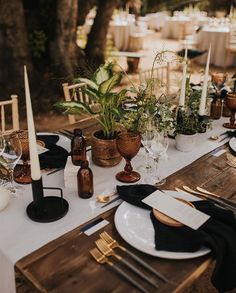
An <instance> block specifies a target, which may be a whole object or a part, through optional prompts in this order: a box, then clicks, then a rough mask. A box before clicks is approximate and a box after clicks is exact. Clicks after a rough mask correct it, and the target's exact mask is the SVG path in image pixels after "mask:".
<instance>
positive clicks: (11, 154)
mask: <svg viewBox="0 0 236 293" xmlns="http://www.w3.org/2000/svg"><path fill="white" fill-rule="evenodd" d="M21 155H22V148H21V142H20V139H19V137H18V135H17V134H15V133H12V134H9V135H8V136H6V137H5V148H4V151H3V153H2V156H1V158H2V160H1V162H2V164H3V166H4V167H5V168H6V169H7V170H8V172H9V177H10V187H8V190H10V192H11V194H13V195H14V194H15V193H16V189H15V186H14V184H13V179H14V168H15V166H16V164H17V163H18V161H19V160H20V157H21Z"/></svg>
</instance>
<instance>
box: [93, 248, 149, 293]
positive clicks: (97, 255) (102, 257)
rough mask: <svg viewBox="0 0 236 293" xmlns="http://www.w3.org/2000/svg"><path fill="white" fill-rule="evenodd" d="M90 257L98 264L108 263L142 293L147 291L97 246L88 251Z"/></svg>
mask: <svg viewBox="0 0 236 293" xmlns="http://www.w3.org/2000/svg"><path fill="white" fill-rule="evenodd" d="M89 252H90V254H91V255H92V257H93V258H94V259H95V260H96V261H97V262H98V263H100V264H108V265H109V266H110V267H111V268H112V269H113V270H114V271H115V272H117V273H118V274H119V275H121V276H122V277H123V278H124V279H126V280H127V281H129V282H130V283H131V284H132V285H134V286H135V287H136V288H138V289H139V290H140V291H141V292H143V293H148V291H147V290H146V289H145V288H144V287H143V286H141V285H140V284H139V283H138V282H136V281H135V280H134V279H133V278H131V277H130V276H129V275H128V274H127V273H126V272H125V271H123V270H122V269H121V268H120V267H118V266H117V265H115V264H114V263H113V262H111V261H110V260H108V258H107V257H106V256H105V255H103V254H102V253H101V252H100V251H99V250H98V249H97V248H93V249H91V250H90V251H89Z"/></svg>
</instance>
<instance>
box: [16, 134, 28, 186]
mask: <svg viewBox="0 0 236 293" xmlns="http://www.w3.org/2000/svg"><path fill="white" fill-rule="evenodd" d="M17 135H18V138H19V140H20V142H21V148H22V155H21V160H22V162H23V166H22V167H21V168H20V169H19V172H17V175H16V176H15V181H16V182H17V183H20V184H29V183H31V182H32V179H31V172H30V165H29V164H28V161H29V138H28V131H27V130H20V131H18V132H17Z"/></svg>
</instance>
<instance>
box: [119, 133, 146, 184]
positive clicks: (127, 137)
mask: <svg viewBox="0 0 236 293" xmlns="http://www.w3.org/2000/svg"><path fill="white" fill-rule="evenodd" d="M116 146H117V150H118V152H119V153H120V154H121V156H122V157H123V158H124V159H125V161H126V165H125V168H124V170H123V171H121V172H119V173H117V174H116V179H117V180H119V181H121V182H126V183H132V182H136V181H138V180H139V179H140V177H141V176H140V174H139V173H138V172H136V171H133V167H132V165H131V159H132V158H133V157H134V156H136V155H137V153H138V151H139V149H140V146H141V137H140V134H139V133H133V132H121V133H119V134H118V135H117V138H116Z"/></svg>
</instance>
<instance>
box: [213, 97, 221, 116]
mask: <svg viewBox="0 0 236 293" xmlns="http://www.w3.org/2000/svg"><path fill="white" fill-rule="evenodd" d="M221 115H222V100H221V99H220V98H219V97H217V96H215V97H214V98H213V100H212V102H211V118H212V119H214V120H217V119H220V117H221Z"/></svg>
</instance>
